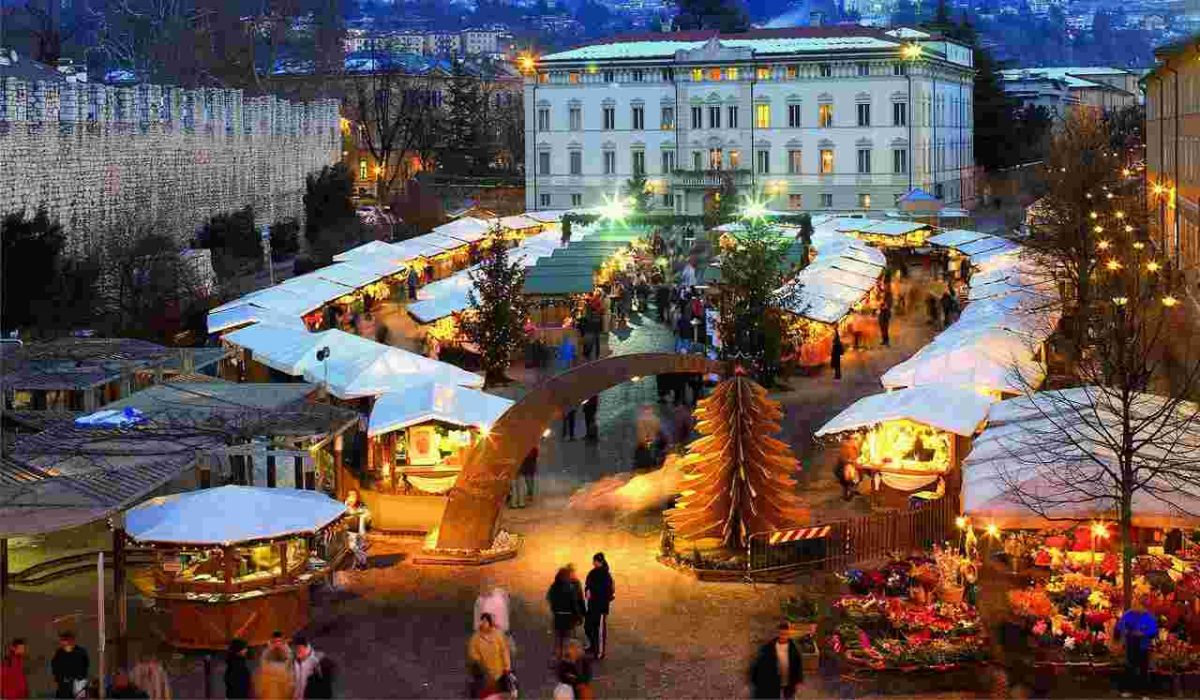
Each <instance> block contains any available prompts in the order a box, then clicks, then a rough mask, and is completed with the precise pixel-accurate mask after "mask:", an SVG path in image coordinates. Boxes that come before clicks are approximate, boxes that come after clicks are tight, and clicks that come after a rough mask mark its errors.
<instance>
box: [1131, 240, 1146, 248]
mask: <svg viewBox="0 0 1200 700" xmlns="http://www.w3.org/2000/svg"><path fill="white" fill-rule="evenodd" d="M1145 247H1146V244H1145V243H1142V242H1141V241H1134V243H1133V249H1134V250H1141V249H1143V248H1145Z"/></svg>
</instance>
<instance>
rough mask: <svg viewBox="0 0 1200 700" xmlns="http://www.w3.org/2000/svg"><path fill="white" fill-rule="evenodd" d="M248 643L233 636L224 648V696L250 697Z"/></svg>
mask: <svg viewBox="0 0 1200 700" xmlns="http://www.w3.org/2000/svg"><path fill="white" fill-rule="evenodd" d="M249 655H250V645H249V644H247V643H246V640H244V639H241V638H239V637H235V638H234V639H233V640H232V641H230V642H229V647H228V648H227V649H226V650H225V697H227V698H231V699H232V698H249V697H250V661H249V658H248V657H249Z"/></svg>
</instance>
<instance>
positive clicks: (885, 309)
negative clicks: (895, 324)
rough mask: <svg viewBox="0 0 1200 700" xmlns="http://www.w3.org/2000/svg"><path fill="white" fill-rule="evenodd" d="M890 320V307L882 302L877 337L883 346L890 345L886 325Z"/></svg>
mask: <svg viewBox="0 0 1200 700" xmlns="http://www.w3.org/2000/svg"><path fill="white" fill-rule="evenodd" d="M891 322H892V307H891V306H888V305H887V304H884V305H883V306H882V307H881V308H880V309H879V339H880V343H881V344H882V345H883V347H885V348H886V347H888V346H889V345H891V341H890V339H889V338H888V325H889V324H891Z"/></svg>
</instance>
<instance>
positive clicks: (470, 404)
mask: <svg viewBox="0 0 1200 700" xmlns="http://www.w3.org/2000/svg"><path fill="white" fill-rule="evenodd" d="M512 405H513V402H512V401H509V400H508V399H505V398H501V397H499V396H493V395H492V394H485V393H484V392H482V391H476V390H475V389H467V388H464V387H461V386H454V385H452V384H438V383H435V382H430V383H428V384H422V385H419V386H414V387H412V388H410V389H408V390H406V391H402V392H389V393H386V394H382V395H381V396H380V397H379V398H378V399H376V400H375V406H374V407H373V408H372V409H371V419H370V422H369V424H368V427H367V435H369V436H371V437H374V436H376V435H382V434H384V433H390V432H392V431H394V430H400V429H402V428H407V427H409V426H410V425H417V424H420V423H427V422H429V421H440V422H442V423H450V424H452V425H458V426H463V427H470V428H487V427H489V426H491V425H492V424H494V423H495V422H496V421H497V420H498V419H499V418H500V416H501V415H503V414H504V412H505V411H507V410H508V408H509V406H512Z"/></svg>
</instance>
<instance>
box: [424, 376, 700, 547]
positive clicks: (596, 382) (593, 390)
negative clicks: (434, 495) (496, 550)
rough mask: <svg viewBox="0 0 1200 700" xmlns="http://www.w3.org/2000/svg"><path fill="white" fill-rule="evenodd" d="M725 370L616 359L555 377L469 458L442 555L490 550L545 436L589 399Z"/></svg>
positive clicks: (455, 492) (441, 542)
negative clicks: (642, 383)
mask: <svg viewBox="0 0 1200 700" xmlns="http://www.w3.org/2000/svg"><path fill="white" fill-rule="evenodd" d="M720 371H721V364H720V363H717V362H713V361H711V360H709V359H707V358H705V357H702V356H700V355H678V354H671V353H639V354H631V355H615V356H612V357H606V358H604V359H602V360H596V361H594V362H589V363H587V364H584V365H580V366H578V367H575V368H574V369H571V370H569V371H567V372H563V373H562V374H559V375H556V376H554V377H551V378H550V379H548V380H546V381H544V382H542V383H541V384H539V385H538V386H537V387H536V388H535V389H534V390H533V391H531V392H529V393H528V394H526V395H525V396H524V397H523V398H522V399H521V400H520V401H518V402H516V403H515V404H513V405H512V406H511V407H510V408H509V409H508V410H507V411H505V412H504V415H502V416H500V419H499V420H498V421H496V423H495V425H493V426H491V429H490V431H489V432H488V435H487V437H486V438H484V439H483V440H480V441H479V442H478V443H477V444H476V445H475V447H474V448H472V450H471V451H470V453H468V454H467V456H466V459H465V461H464V462H463V469H462V472H461V473H460V474H459V477H458V482H457V483H456V484H455V486H454V488H453V489H451V490H450V500H449V502H448V503H447V504H446V512H445V514H444V515H443V516H442V524H441V528H440V529H439V531H438V539H437V547H438V549H469V550H479V549H487V548H488V547H490V546H491V545H492V540H493V537H494V535H495V528H496V520H497V519H498V518H499V516H500V509H501V507H503V505H504V499H505V497H506V496H507V495H508V490H509V484H510V483H511V482H512V480H513V479H514V478H516V476H517V470H518V468H519V467H520V465H521V462H522V461H523V460H524V459H525V456H526V455H527V454H529V451H530V450H532V449H533V448H534V447H535V446H537V444H538V442H539V441H541V439H542V431H544V430H545V429H546V426H548V425H550V423H551V422H552V421H554V420H555V419H557V418H558V417H559V416H561V415H562V412H563V409H564V408H565V407H569V406H577V405H578V404H579V403H581V402H582V401H585V400H587V398H588V397H590V396H593V395H595V394H598V393H600V392H601V391H604V390H605V389H609V388H611V387H614V386H617V385H618V384H622V383H624V382H626V381H629V380H631V379H633V378H634V377H649V376H653V375H657V374H673V373H680V374H683V373H687V374H696V373H706V374H707V373H716V372H720Z"/></svg>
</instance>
